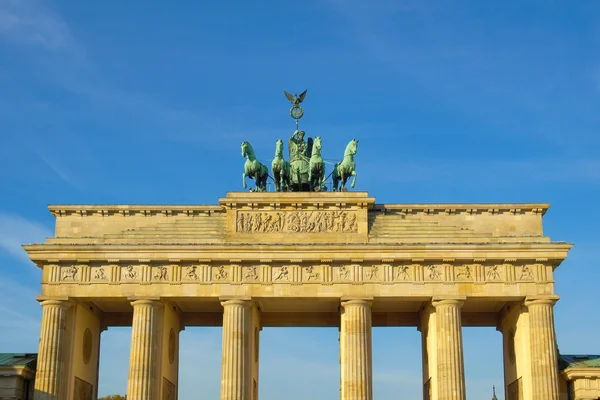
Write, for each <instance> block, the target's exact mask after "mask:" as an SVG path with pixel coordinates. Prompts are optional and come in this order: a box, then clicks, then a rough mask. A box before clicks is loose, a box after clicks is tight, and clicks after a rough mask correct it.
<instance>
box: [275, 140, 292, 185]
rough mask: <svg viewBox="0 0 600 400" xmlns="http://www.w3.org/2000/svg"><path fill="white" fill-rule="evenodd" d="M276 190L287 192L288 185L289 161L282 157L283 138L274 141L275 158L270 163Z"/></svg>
mask: <svg viewBox="0 0 600 400" xmlns="http://www.w3.org/2000/svg"><path fill="white" fill-rule="evenodd" d="M271 171H273V180H274V181H275V191H276V192H287V191H288V189H289V187H290V163H289V162H287V161H285V159H284V158H283V140H281V139H279V140H278V141H277V142H275V158H274V159H273V162H272V163H271Z"/></svg>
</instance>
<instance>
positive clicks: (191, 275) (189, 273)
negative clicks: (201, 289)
mask: <svg viewBox="0 0 600 400" xmlns="http://www.w3.org/2000/svg"><path fill="white" fill-rule="evenodd" d="M196 269H198V267H197V266H195V265H192V266H191V267H188V270H187V272H186V274H185V276H186V278H188V279H193V280H195V281H197V280H198V274H197V273H196Z"/></svg>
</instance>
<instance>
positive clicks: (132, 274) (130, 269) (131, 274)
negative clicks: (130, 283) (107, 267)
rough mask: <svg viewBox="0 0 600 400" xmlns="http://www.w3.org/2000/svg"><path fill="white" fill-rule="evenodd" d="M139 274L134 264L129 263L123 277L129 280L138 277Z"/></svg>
mask: <svg viewBox="0 0 600 400" xmlns="http://www.w3.org/2000/svg"><path fill="white" fill-rule="evenodd" d="M138 276H139V274H138V272H137V271H136V270H135V267H134V266H133V265H128V266H126V267H125V271H124V272H123V278H124V279H128V280H134V279H137V278H138Z"/></svg>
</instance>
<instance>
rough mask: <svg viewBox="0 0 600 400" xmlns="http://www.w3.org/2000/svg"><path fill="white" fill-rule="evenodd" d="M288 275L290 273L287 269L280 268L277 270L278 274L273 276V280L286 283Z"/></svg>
mask: <svg viewBox="0 0 600 400" xmlns="http://www.w3.org/2000/svg"><path fill="white" fill-rule="evenodd" d="M289 274H290V271H289V270H288V267H281V268H280V269H279V272H278V273H277V275H275V280H276V281H287V280H289Z"/></svg>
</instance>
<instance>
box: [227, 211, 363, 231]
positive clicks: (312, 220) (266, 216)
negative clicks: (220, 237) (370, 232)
mask: <svg viewBox="0 0 600 400" xmlns="http://www.w3.org/2000/svg"><path fill="white" fill-rule="evenodd" d="M236 227H237V231H238V232H241V233H357V232H358V222H357V218H356V213H353V212H348V211H288V212H282V211H279V212H277V211H265V212H243V211H240V212H238V214H237V222H236Z"/></svg>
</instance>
